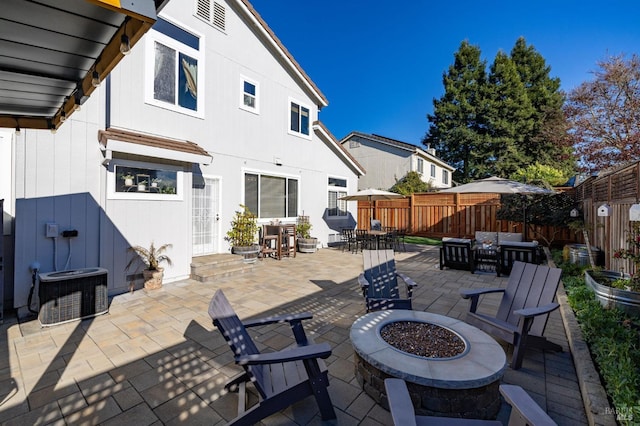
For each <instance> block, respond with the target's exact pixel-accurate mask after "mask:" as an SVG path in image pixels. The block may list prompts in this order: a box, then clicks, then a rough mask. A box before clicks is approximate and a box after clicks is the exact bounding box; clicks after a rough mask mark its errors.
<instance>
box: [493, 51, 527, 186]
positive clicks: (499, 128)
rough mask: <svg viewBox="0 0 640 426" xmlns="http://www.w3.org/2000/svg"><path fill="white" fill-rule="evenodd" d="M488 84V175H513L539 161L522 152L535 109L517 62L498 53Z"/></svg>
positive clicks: (502, 53)
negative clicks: (516, 64)
mask: <svg viewBox="0 0 640 426" xmlns="http://www.w3.org/2000/svg"><path fill="white" fill-rule="evenodd" d="M488 81H489V84H488V85H487V93H486V99H487V104H486V105H487V109H486V120H487V123H488V127H489V134H490V140H489V142H488V143H487V145H486V146H485V149H486V151H487V152H488V153H489V154H490V156H489V157H488V161H487V162H486V163H485V165H484V169H485V170H484V171H485V174H495V175H497V176H509V175H510V174H512V173H514V172H515V171H516V170H518V169H519V168H521V167H525V166H526V165H528V164H529V163H532V162H534V161H535V159H533V158H532V157H530V156H528V155H527V153H526V152H525V151H524V150H523V149H522V146H523V145H524V143H525V137H526V135H529V134H531V132H532V130H533V126H534V109H533V106H532V105H531V101H529V97H528V96H527V93H526V91H525V88H524V85H523V84H522V81H521V80H520V76H519V75H518V72H517V70H516V66H515V64H514V63H513V61H512V60H511V59H510V58H509V57H508V56H507V55H506V54H505V53H504V52H498V54H497V55H496V58H495V60H494V62H493V64H491V68H490V72H489V80H488Z"/></svg>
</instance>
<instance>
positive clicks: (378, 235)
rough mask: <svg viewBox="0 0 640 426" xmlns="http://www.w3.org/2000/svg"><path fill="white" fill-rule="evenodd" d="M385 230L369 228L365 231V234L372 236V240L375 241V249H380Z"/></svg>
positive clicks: (384, 237) (386, 233)
mask: <svg viewBox="0 0 640 426" xmlns="http://www.w3.org/2000/svg"><path fill="white" fill-rule="evenodd" d="M388 234H389V233H388V232H387V231H381V230H375V229H370V230H368V231H367V235H369V236H371V237H372V241H375V242H376V249H380V248H381V245H384V243H385V240H386V238H387V235H388Z"/></svg>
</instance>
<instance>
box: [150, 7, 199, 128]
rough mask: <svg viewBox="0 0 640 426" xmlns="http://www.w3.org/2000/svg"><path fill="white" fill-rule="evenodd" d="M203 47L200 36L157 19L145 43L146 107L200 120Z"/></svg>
mask: <svg viewBox="0 0 640 426" xmlns="http://www.w3.org/2000/svg"><path fill="white" fill-rule="evenodd" d="M203 43H204V40H203V39H202V38H201V37H200V36H198V35H195V34H193V33H191V32H189V31H187V30H184V29H182V28H180V27H178V26H177V25H175V24H173V23H171V22H169V21H167V20H165V19H162V18H158V20H157V21H156V23H155V24H154V26H153V27H152V29H151V30H150V31H149V32H148V35H147V41H146V71H147V75H146V78H145V86H146V87H145V101H146V102H147V103H149V104H152V105H155V106H159V107H162V108H166V109H171V110H174V111H178V112H181V113H185V114H189V115H194V116H197V117H200V118H203V117H204V96H203V95H204V75H205V74H204V62H205V61H204V48H203ZM198 94H200V96H198Z"/></svg>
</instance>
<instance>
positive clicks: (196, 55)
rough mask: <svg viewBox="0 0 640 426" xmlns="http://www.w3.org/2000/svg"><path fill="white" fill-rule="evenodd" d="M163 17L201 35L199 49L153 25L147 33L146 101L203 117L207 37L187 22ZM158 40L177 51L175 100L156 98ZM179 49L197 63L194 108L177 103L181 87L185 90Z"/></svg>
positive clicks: (181, 27)
mask: <svg viewBox="0 0 640 426" xmlns="http://www.w3.org/2000/svg"><path fill="white" fill-rule="evenodd" d="M162 19H163V20H165V21H167V22H168V23H170V24H172V25H174V26H176V27H178V28H179V29H180V30H182V31H184V32H186V33H189V34H190V35H192V36H193V37H196V38H198V49H195V48H193V47H191V46H187V45H186V44H184V43H182V42H180V41H179V40H176V39H174V38H172V37H170V36H168V35H166V34H164V33H161V32H159V31H157V30H155V29H153V28H151V29H150V30H149V31H148V32H147V34H146V35H145V61H144V68H145V77H144V85H145V87H144V89H145V90H144V92H145V103H147V104H149V105H153V106H156V107H159V108H163V109H167V110H171V111H175V112H178V113H181V114H185V115H189V116H192V117H196V118H201V119H204V117H205V110H204V109H205V93H206V87H205V75H206V69H205V62H206V61H205V55H204V52H205V51H206V49H205V44H204V43H205V40H204V37H203V36H202V35H201V34H198V33H197V32H195V31H192V30H190V29H187V28H186V27H185V26H184V25H181V24H178V23H176V22H174V21H172V20H169V19H167V18H166V17H162ZM156 43H160V44H161V45H163V46H166V47H167V48H169V49H172V50H174V51H175V52H176V68H175V71H176V74H175V79H176V83H175V84H176V86H175V90H176V94H175V99H174V102H173V103H170V102H167V101H163V100H160V99H156V97H155V88H154V82H155V81H154V80H155V64H156V49H155V47H156ZM180 53H182V54H184V55H186V56H189V57H191V58H193V59H195V60H196V61H197V63H198V68H197V77H196V80H197V81H196V87H197V94H196V96H197V98H196V109H195V110H192V109H190V108H186V107H183V106H180V105H179V103H178V90H184V87H180V84H179V78H178V75H179V72H180V71H179V69H178V67H179V66H180V64H179V58H180Z"/></svg>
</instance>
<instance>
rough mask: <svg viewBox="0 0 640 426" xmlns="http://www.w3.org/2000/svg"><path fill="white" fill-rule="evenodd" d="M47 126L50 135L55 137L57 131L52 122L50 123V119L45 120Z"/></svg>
mask: <svg viewBox="0 0 640 426" xmlns="http://www.w3.org/2000/svg"><path fill="white" fill-rule="evenodd" d="M47 126H48V127H49V130H51V134H53V135H55V134H56V132H57V131H58V130H57V129H56V126H55V125H54V124H53V121H51V120H50V119H47Z"/></svg>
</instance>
